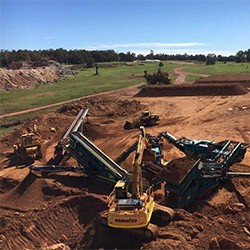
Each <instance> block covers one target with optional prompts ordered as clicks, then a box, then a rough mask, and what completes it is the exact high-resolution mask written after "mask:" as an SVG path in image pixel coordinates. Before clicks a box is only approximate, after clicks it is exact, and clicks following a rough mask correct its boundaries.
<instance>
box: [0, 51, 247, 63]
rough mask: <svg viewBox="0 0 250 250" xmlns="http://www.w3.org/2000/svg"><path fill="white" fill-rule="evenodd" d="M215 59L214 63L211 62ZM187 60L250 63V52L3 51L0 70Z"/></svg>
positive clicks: (1, 52)
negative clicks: (49, 63)
mask: <svg viewBox="0 0 250 250" xmlns="http://www.w3.org/2000/svg"><path fill="white" fill-rule="evenodd" d="M211 58H213V60H212V63H210V62H211V61H210V59H211ZM146 59H151V60H155V59H157V60H183V61H187V60H189V61H198V62H209V63H207V64H214V63H215V62H216V61H220V62H239V63H241V62H250V49H247V50H245V51H243V50H240V51H238V52H237V53H236V55H230V56H222V55H218V56H216V55H214V54H209V55H207V56H206V55H202V54H197V55H188V54H182V55H181V54H176V55H168V54H155V53H154V51H153V50H151V51H150V53H149V54H147V55H142V54H139V55H136V54H135V53H132V52H127V53H117V52H115V51H114V50H92V51H88V50H84V49H81V50H66V49H63V48H59V49H47V50H12V51H9V50H0V67H9V65H10V63H11V62H39V61H48V60H54V61H57V62H59V63H64V64H82V65H84V66H85V67H93V66H94V65H95V64H96V63H99V62H114V61H121V62H132V61H134V60H146Z"/></svg>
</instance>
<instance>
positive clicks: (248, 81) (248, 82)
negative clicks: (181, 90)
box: [194, 74, 250, 88]
mask: <svg viewBox="0 0 250 250" xmlns="http://www.w3.org/2000/svg"><path fill="white" fill-rule="evenodd" d="M194 83H195V84H204V83H205V84H206V83H207V84H214V83H220V84H226V83H239V84H240V85H242V86H243V87H247V88H249V87H250V74H238V75H214V76H208V77H205V78H203V79H199V80H197V81H195V82H194Z"/></svg>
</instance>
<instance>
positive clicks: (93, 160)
mask: <svg viewBox="0 0 250 250" xmlns="http://www.w3.org/2000/svg"><path fill="white" fill-rule="evenodd" d="M68 150H69V151H70V153H71V154H72V155H73V156H74V157H75V158H76V160H77V161H78V162H79V163H80V164H81V165H83V163H82V162H83V158H84V161H86V166H85V167H86V172H87V174H88V172H89V173H90V172H97V175H100V176H103V177H104V178H109V176H110V175H111V176H110V177H111V179H112V180H113V181H117V180H121V179H123V178H125V177H127V176H128V172H127V171H126V170H124V169H123V168H121V167H120V166H119V165H118V164H117V163H115V162H114V161H113V160H112V159H110V158H109V157H108V156H107V155H106V154H105V153H104V152H102V151H101V150H100V149H99V148H98V147H96V146H95V145H94V144H93V143H92V142H91V141H90V140H89V139H88V138H87V137H85V136H84V135H83V134H82V133H80V132H78V131H76V132H71V133H70V147H69V148H68Z"/></svg>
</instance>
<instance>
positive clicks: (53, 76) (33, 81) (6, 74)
mask: <svg viewBox="0 0 250 250" xmlns="http://www.w3.org/2000/svg"><path fill="white" fill-rule="evenodd" d="M59 77H60V75H59V74H58V73H57V68H56V67H54V66H50V67H42V68H36V69H20V70H12V69H0V89H4V90H11V89H14V88H20V89H24V88H29V87H31V86H35V85H39V84H46V83H48V82H53V81H55V80H58V79H59Z"/></svg>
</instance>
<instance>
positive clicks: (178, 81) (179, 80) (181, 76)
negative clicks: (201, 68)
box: [174, 66, 209, 84]
mask: <svg viewBox="0 0 250 250" xmlns="http://www.w3.org/2000/svg"><path fill="white" fill-rule="evenodd" d="M186 67H187V66H185V67H180V68H175V69H174V73H175V74H177V75H178V76H177V78H176V79H175V81H174V84H183V83H185V78H186V76H187V75H192V76H201V77H208V76H209V75H204V74H194V73H186V72H184V71H183V69H185V68H186Z"/></svg>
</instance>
